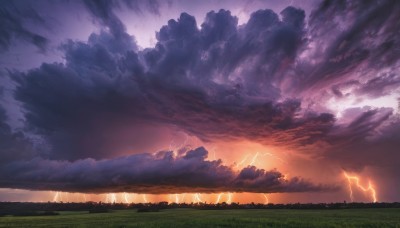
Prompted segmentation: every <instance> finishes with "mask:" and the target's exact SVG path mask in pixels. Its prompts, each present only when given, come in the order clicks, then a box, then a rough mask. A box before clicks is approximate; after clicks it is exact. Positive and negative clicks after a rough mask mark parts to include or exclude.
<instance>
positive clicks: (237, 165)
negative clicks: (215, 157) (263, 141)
mask: <svg viewBox="0 0 400 228" xmlns="http://www.w3.org/2000/svg"><path fill="white" fill-rule="evenodd" d="M249 156H250V155H249V154H247V155H246V156H245V157H244V158H243V160H241V161H240V162H239V163H237V164H236V168H239V166H241V165H242V164H243V163H245V162H246V160H247V158H248V157H249Z"/></svg>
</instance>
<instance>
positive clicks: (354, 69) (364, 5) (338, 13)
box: [299, 0, 400, 94]
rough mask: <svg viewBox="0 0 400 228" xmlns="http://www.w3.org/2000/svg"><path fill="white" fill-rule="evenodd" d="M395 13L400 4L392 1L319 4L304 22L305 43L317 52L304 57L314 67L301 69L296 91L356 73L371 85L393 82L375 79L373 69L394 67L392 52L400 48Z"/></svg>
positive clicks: (398, 55) (397, 53) (396, 56)
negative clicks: (371, 82)
mask: <svg viewBox="0 0 400 228" xmlns="http://www.w3.org/2000/svg"><path fill="white" fill-rule="evenodd" d="M399 12H400V2H398V1H392V0H386V1H330V0H326V1H323V2H321V4H320V5H319V6H318V7H317V8H316V9H314V10H313V11H312V12H311V14H310V19H309V23H308V25H309V35H310V37H311V38H310V40H309V42H310V44H312V45H313V47H314V49H315V51H313V52H312V53H309V54H308V55H307V56H306V58H309V59H312V60H314V61H315V62H316V63H312V64H311V65H307V64H305V65H303V66H302V67H301V68H300V69H299V70H301V71H304V72H303V75H302V77H301V79H302V81H301V82H300V84H302V86H300V87H299V88H300V89H305V88H307V87H311V86H314V87H316V88H317V89H321V88H324V87H325V86H330V85H332V84H333V83H338V82H340V83H343V81H344V80H349V79H354V77H357V76H358V75H357V74H361V75H362V76H361V77H363V78H365V79H370V80H379V81H386V80H393V78H392V79H390V78H388V77H386V76H385V75H381V76H379V75H378V76H377V74H378V72H377V70H379V69H382V68H384V67H387V68H392V69H393V68H395V67H396V62H397V61H398V60H399V58H400V51H399V50H396V49H395V48H394V47H396V46H399V45H400V43H399V42H400V32H399V31H400V30H399V29H400V25H399V23H397V21H399V20H400V14H399ZM371 75H372V76H371ZM370 77H372V79H371V78H370ZM396 80H399V77H398V75H397V76H396ZM363 81H364V80H363ZM388 82H389V81H388ZM366 86H368V84H367V85H366ZM369 89H370V88H369ZM375 89H376V88H375ZM383 89H385V88H383ZM368 91H369V90H368V89H367V91H365V94H368V93H369V92H368Z"/></svg>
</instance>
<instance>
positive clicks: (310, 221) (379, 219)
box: [0, 208, 400, 228]
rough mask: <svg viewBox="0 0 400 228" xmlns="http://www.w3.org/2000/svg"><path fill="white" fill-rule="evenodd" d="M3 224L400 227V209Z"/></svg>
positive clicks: (38, 219) (117, 216)
mask: <svg viewBox="0 0 400 228" xmlns="http://www.w3.org/2000/svg"><path fill="white" fill-rule="evenodd" d="M0 227H174V228H176V227H189V228H192V227H400V209H399V208H387V209H385V208H383V209H344V210H286V209H281V210H275V209H271V210H259V209H254V210H242V209H238V210H197V209H166V210H162V211H160V212H145V213H137V212H136V210H119V211H111V212H109V213H88V212H60V215H55V216H4V217H0Z"/></svg>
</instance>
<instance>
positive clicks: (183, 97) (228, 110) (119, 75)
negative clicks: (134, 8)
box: [11, 7, 334, 159]
mask: <svg viewBox="0 0 400 228" xmlns="http://www.w3.org/2000/svg"><path fill="white" fill-rule="evenodd" d="M283 12H284V13H283V14H284V15H285V16H284V17H283V21H279V20H278V16H277V15H276V14H274V13H273V12H272V11H258V12H256V13H254V14H253V16H252V18H251V19H250V21H249V24H248V25H246V27H244V28H243V29H244V30H242V31H241V32H240V33H237V29H235V28H236V24H237V19H236V18H234V17H232V16H231V15H230V12H229V11H224V10H221V11H219V12H218V13H215V12H211V13H209V14H208V16H207V19H206V22H205V23H204V24H203V25H202V28H203V29H202V30H198V28H197V26H196V21H195V19H194V17H192V16H190V15H188V14H182V15H181V16H180V18H179V19H178V21H175V20H170V21H169V22H168V25H166V26H164V27H163V28H161V29H160V31H159V33H158V35H157V37H158V40H159V42H158V44H157V46H156V48H154V49H146V50H144V51H143V52H139V53H137V52H134V51H133V50H132V49H133V48H132V46H131V45H126V43H125V40H119V39H112V38H111V39H110V40H106V42H104V39H95V38H94V37H99V36H101V37H107V36H108V33H106V32H104V31H103V32H102V33H101V34H100V35H96V34H92V35H91V36H90V38H89V41H88V42H87V43H83V42H73V41H69V42H67V43H65V44H64V45H63V46H62V49H63V50H64V51H65V59H66V63H65V65H63V64H43V65H42V67H41V68H38V69H34V70H31V71H29V72H28V73H15V74H14V75H12V76H11V77H12V78H13V79H14V80H15V81H16V82H17V89H16V93H15V96H16V99H17V100H19V101H21V102H22V103H23V106H24V108H25V109H26V111H27V113H26V115H25V117H26V120H27V126H28V127H29V128H30V129H32V130H33V131H34V132H36V133H38V134H40V135H43V136H44V137H45V138H46V139H47V140H48V141H49V143H50V145H51V147H53V148H54V151H55V152H54V153H52V154H51V155H52V156H53V157H54V158H63V159H78V158H84V157H87V156H89V157H94V158H102V157H107V156H112V154H113V153H114V152H115V151H116V150H119V148H121V146H120V145H115V143H114V142H115V141H116V140H115V138H113V137H121V133H120V131H119V130H118V127H121V126H124V125H125V126H132V129H134V126H135V124H137V123H138V122H143V121H145V122H149V123H157V124H168V125H172V126H176V127H177V128H178V129H182V130H184V131H186V132H187V133H189V134H191V135H194V136H197V137H199V138H201V139H203V140H206V141H213V140H218V139H225V140H231V139H237V138H247V139H252V140H257V141H261V142H263V143H271V144H273V143H279V144H284V145H287V146H297V145H303V144H309V143H313V142H314V141H316V140H318V139H321V138H323V137H324V134H325V132H326V131H327V130H328V129H329V128H330V127H331V125H332V124H333V122H334V117H333V116H332V115H330V114H324V113H323V114H318V113H313V112H308V113H307V115H304V116H298V112H299V111H300V102H299V101H298V100H290V99H288V100H286V101H282V102H275V101H273V99H272V98H275V97H277V96H278V95H279V91H277V89H272V90H271V91H268V88H273V85H272V84H271V83H272V82H271V81H270V79H268V77H269V75H264V77H265V80H264V79H262V78H259V77H260V74H256V73H255V72H253V71H254V69H255V68H256V67H260V69H259V70H260V71H259V72H258V73H261V71H264V69H261V68H264V67H266V68H270V67H273V66H272V65H274V66H275V65H276V64H277V62H274V63H273V64H269V63H268V61H265V60H263V62H264V61H265V62H266V63H265V64H263V66H259V63H260V61H261V60H262V58H264V55H266V54H265V53H264V52H262V51H260V50H262V49H265V50H264V51H265V52H267V51H271V50H273V51H276V52H277V53H278V54H277V55H278V57H276V56H275V57H273V53H274V52H273V51H271V53H267V55H268V56H269V57H271V58H273V59H274V61H278V62H280V61H283V60H282V59H281V58H288V56H292V55H293V53H294V52H295V50H294V49H293V47H292V46H290V45H289V44H287V43H280V42H281V41H279V40H280V39H281V38H279V37H280V36H281V33H282V32H283V33H284V34H286V32H288V31H292V32H293V34H297V32H299V31H301V30H302V29H300V30H299V26H300V27H301V26H303V25H302V24H303V22H301V23H294V22H293V21H292V20H293V18H300V19H299V20H302V19H303V17H304V13H303V12H302V11H301V10H297V9H294V8H291V7H289V8H287V9H285V10H284V11H283ZM289 15H292V16H289ZM258 18H261V19H258ZM266 18H267V19H268V20H269V21H268V25H267V26H264V25H263V24H262V23H261V22H258V24H257V22H256V20H264V19H266ZM217 20H222V21H230V23H231V24H230V25H229V23H228V24H226V23H221V22H219V21H217ZM223 26H227V28H223ZM260 26H261V27H262V26H264V27H265V28H263V29H264V30H265V31H264V32H263V35H259V34H255V35H256V37H251V35H249V34H248V33H251V32H249V31H253V30H254V31H255V30H257V29H258V27H260ZM214 27H216V28H214ZM261 27H260V28H261ZM214 29H215V30H216V31H217V30H218V31H223V32H222V33H221V34H219V35H216V34H215V32H212V31H213V30H214ZM232 32H233V33H234V34H231V33H232ZM235 33H237V34H235ZM296 36H297V35H296ZM266 38H267V39H271V40H272V43H273V44H268V45H267V44H265V45H264V47H260V45H262V44H263V39H266ZM295 40H297V38H296V39H293V42H294V43H296V42H297V41H295ZM230 42H232V43H236V44H235V45H239V46H242V47H240V48H238V49H234V51H237V52H238V53H224V52H229V50H231V49H230V48H228V47H224V45H232V46H234V44H229V43H230ZM249 42H254V44H251V45H250V46H248V45H249ZM274 42H276V44H274ZM288 45H289V46H288ZM294 46H296V45H294ZM114 47H118V48H114ZM129 47H131V48H132V49H129ZM221 47H223V48H221ZM211 55H215V57H212V58H217V59H222V60H223V59H224V58H222V57H223V56H242V58H243V59H241V60H240V61H247V60H246V59H250V60H249V61H250V62H253V61H255V62H254V63H251V64H242V65H241V64H240V63H239V62H237V64H236V63H235V64H234V65H232V63H231V62H230V61H229V59H228V61H227V62H225V61H226V60H223V62H221V63H220V64H219V65H218V64H215V61H213V60H211V59H210V58H211V57H204V58H203V56H211ZM218 55H219V56H218ZM232 61H233V62H236V61H238V60H237V59H232ZM239 65H240V67H241V68H242V70H243V71H247V73H248V74H246V76H248V77H250V79H246V78H238V79H235V80H234V81H232V80H230V79H229V78H228V77H226V76H225V73H226V74H230V72H233V71H235V70H236V69H234V68H238V67H239ZM208 69H209V70H208ZM207 70H208V72H207ZM268 71H269V70H268ZM219 75H224V76H223V78H221V80H222V81H221V82H215V80H216V79H217V80H218V77H219ZM252 75H257V76H256V77H257V78H258V79H257V78H252ZM240 77H244V75H240ZM236 80H237V81H236ZM257 80H258V81H259V83H255V82H257ZM261 82H265V84H264V86H260V85H263V84H262V83H261ZM262 90H263V91H265V92H257V91H262ZM259 93H260V94H259ZM93 142H99V143H93ZM291 142H294V143H291ZM134 143H135V141H134V140H132V144H134ZM126 146H127V145H124V146H123V148H124V147H125V148H126Z"/></svg>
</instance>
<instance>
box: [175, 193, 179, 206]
mask: <svg viewBox="0 0 400 228" xmlns="http://www.w3.org/2000/svg"><path fill="white" fill-rule="evenodd" d="M175 203H176V204H178V203H179V197H178V194H175Z"/></svg>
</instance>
